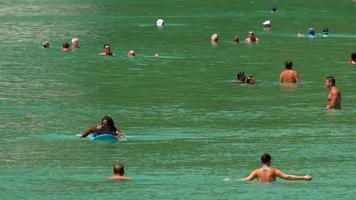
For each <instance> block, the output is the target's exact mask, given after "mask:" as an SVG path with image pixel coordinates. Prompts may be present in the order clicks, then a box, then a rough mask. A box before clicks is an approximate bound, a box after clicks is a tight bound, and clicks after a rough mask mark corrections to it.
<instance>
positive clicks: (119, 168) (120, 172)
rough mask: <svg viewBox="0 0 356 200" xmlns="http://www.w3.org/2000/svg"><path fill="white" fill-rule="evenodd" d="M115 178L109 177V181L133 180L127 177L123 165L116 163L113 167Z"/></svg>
mask: <svg viewBox="0 0 356 200" xmlns="http://www.w3.org/2000/svg"><path fill="white" fill-rule="evenodd" d="M112 169H113V173H114V175H113V176H110V177H109V180H131V177H129V176H125V167H124V165H123V164H121V163H116V164H115V165H113V166H112Z"/></svg>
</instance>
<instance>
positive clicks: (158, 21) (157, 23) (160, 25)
mask: <svg viewBox="0 0 356 200" xmlns="http://www.w3.org/2000/svg"><path fill="white" fill-rule="evenodd" d="M156 25H157V27H159V28H162V27H163V26H164V20H163V19H157V21H156Z"/></svg>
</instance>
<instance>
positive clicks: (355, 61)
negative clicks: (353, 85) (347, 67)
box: [347, 53, 356, 65]
mask: <svg viewBox="0 0 356 200" xmlns="http://www.w3.org/2000/svg"><path fill="white" fill-rule="evenodd" d="M347 63H348V64H351V65H356V53H352V54H351V60H350V61H348V62H347Z"/></svg>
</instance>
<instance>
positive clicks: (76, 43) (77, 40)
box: [72, 38, 79, 48]
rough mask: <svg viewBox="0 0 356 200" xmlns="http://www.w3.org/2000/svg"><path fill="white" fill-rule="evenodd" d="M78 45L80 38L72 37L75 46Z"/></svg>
mask: <svg viewBox="0 0 356 200" xmlns="http://www.w3.org/2000/svg"><path fill="white" fill-rule="evenodd" d="M78 45H79V39H78V38H73V39H72V46H73V48H78Z"/></svg>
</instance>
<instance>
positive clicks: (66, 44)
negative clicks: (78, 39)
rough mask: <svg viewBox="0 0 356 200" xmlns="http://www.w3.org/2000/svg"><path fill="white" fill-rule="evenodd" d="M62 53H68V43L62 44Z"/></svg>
mask: <svg viewBox="0 0 356 200" xmlns="http://www.w3.org/2000/svg"><path fill="white" fill-rule="evenodd" d="M62 51H63V52H69V51H70V45H69V43H68V42H65V43H63V48H62Z"/></svg>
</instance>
